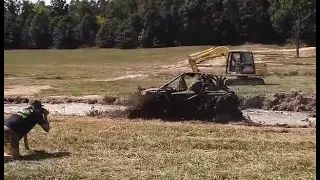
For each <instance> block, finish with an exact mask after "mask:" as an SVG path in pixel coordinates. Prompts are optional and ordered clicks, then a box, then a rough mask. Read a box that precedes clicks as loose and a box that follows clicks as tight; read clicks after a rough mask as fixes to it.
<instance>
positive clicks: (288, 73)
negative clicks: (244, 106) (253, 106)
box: [4, 45, 316, 97]
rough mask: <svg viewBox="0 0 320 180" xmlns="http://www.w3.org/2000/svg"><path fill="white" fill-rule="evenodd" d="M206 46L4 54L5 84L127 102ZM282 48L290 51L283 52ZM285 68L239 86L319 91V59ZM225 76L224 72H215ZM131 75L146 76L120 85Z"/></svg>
mask: <svg viewBox="0 0 320 180" xmlns="http://www.w3.org/2000/svg"><path fill="white" fill-rule="evenodd" d="M206 48H208V46H190V47H175V48H159V49H136V50H118V49H81V50H12V51H4V84H5V86H10V85H21V86H25V85H50V86H52V87H53V88H52V89H45V90H42V91H41V92H39V93H37V94H36V96H38V97H43V96H51V95H75V96H80V95H90V94H98V95H103V96H104V95H112V96H121V97H126V96H128V95H129V94H130V93H131V92H132V91H134V90H136V88H137V86H139V85H140V86H143V87H151V86H159V85H161V84H163V83H165V82H167V81H169V80H170V79H171V78H173V77H174V76H175V75H178V74H179V73H180V72H183V71H190V70H191V69H189V68H188V66H187V67H185V69H181V68H180V69H179V67H177V68H176V69H175V70H170V69H168V68H166V66H165V65H176V64H177V63H179V62H181V61H182V60H184V59H186V57H187V55H189V54H191V53H194V52H198V51H200V50H204V49H206ZM230 48H231V49H238V48H241V49H248V50H257V49H266V48H269V49H270V48H280V47H276V46H262V45H245V46H237V47H230ZM281 48H289V46H288V47H281ZM275 61H277V63H281V64H283V65H281V66H278V65H273V66H268V70H269V72H270V77H267V78H266V82H267V83H268V84H271V85H269V86H255V87H252V86H246V87H238V88H237V91H238V92H239V93H241V94H245V95H252V94H257V93H258V94H264V93H271V92H279V91H292V90H300V91H303V92H305V93H313V92H315V88H316V85H315V81H316V70H315V69H316V68H315V62H316V58H314V57H313V58H301V59H296V58H292V59H276V60H275ZM213 71H217V72H222V68H221V67H220V68H217V69H213ZM132 74H138V75H139V74H147V75H148V77H144V78H138V77H137V78H135V77H133V78H132V79H122V80H121V78H120V79H119V80H116V81H115V80H112V81H111V80H106V79H110V78H119V77H123V76H127V75H132Z"/></svg>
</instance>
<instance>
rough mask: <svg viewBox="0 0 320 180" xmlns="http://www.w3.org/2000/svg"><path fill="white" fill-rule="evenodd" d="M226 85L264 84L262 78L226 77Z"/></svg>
mask: <svg viewBox="0 0 320 180" xmlns="http://www.w3.org/2000/svg"><path fill="white" fill-rule="evenodd" d="M224 83H225V85H227V86H239V85H253V86H254V85H265V82H264V80H263V79H262V78H259V77H250V78H227V79H226V80H225V82H224Z"/></svg>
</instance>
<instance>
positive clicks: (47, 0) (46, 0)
mask: <svg viewBox="0 0 320 180" xmlns="http://www.w3.org/2000/svg"><path fill="white" fill-rule="evenodd" d="M30 1H31V2H33V3H36V2H38V0H30ZM43 1H44V2H45V4H46V5H48V4H50V2H51V0H43ZM67 3H70V0H67Z"/></svg>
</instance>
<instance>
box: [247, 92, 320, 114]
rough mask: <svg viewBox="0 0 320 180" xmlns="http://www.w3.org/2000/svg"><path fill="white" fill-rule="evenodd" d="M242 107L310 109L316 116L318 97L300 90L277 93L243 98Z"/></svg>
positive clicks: (283, 109) (285, 109)
mask: <svg viewBox="0 0 320 180" xmlns="http://www.w3.org/2000/svg"><path fill="white" fill-rule="evenodd" d="M242 108H243V109H246V108H258V109H268V110H278V111H296V112H300V111H309V112H311V113H312V114H313V115H312V116H314V117H315V114H316V97H315V96H309V97H307V96H305V95H303V94H302V93H300V92H297V91H293V92H290V93H275V94H272V95H268V96H255V97H251V98H242Z"/></svg>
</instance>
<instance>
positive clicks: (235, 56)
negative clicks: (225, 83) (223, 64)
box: [229, 52, 241, 72]
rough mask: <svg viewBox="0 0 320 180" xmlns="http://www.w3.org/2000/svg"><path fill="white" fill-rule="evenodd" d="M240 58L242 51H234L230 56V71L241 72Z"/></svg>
mask: <svg viewBox="0 0 320 180" xmlns="http://www.w3.org/2000/svg"><path fill="white" fill-rule="evenodd" d="M240 60H241V53H240V52H232V53H231V55H230V56H229V62H230V65H229V71H230V72H239V70H240V69H239V66H240Z"/></svg>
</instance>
